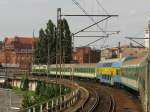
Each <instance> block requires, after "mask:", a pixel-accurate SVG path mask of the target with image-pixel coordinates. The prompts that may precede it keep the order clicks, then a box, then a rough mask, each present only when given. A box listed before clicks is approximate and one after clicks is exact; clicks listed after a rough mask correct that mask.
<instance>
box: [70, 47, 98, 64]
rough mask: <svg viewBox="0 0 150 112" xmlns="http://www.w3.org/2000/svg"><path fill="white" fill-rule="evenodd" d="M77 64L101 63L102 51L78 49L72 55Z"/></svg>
mask: <svg viewBox="0 0 150 112" xmlns="http://www.w3.org/2000/svg"><path fill="white" fill-rule="evenodd" d="M72 58H73V61H74V62H75V63H97V62H99V61H100V50H95V49H91V48H90V47H77V48H76V49H75V50H74V51H73V54H72Z"/></svg>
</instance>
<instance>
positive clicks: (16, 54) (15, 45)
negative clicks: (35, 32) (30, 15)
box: [0, 37, 37, 69]
mask: <svg viewBox="0 0 150 112" xmlns="http://www.w3.org/2000/svg"><path fill="white" fill-rule="evenodd" d="M36 42H37V39H35V38H32V37H6V38H5V39H4V41H3V44H2V47H1V49H0V63H1V64H13V65H18V66H19V67H20V68H21V69H27V68H28V66H30V65H31V63H32V56H33V50H34V48H35V43H36Z"/></svg>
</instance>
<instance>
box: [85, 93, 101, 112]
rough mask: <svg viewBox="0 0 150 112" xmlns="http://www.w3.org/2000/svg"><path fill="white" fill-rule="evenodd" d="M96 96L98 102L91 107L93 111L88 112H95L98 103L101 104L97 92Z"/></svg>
mask: <svg viewBox="0 0 150 112" xmlns="http://www.w3.org/2000/svg"><path fill="white" fill-rule="evenodd" d="M95 94H96V101H95V104H94V105H93V106H92V107H91V109H90V110H89V111H88V112H94V110H95V108H96V107H97V105H98V103H99V100H100V99H99V95H98V93H97V92H96V91H95Z"/></svg>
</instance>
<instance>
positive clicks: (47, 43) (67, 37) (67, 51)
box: [35, 19, 72, 64]
mask: <svg viewBox="0 0 150 112" xmlns="http://www.w3.org/2000/svg"><path fill="white" fill-rule="evenodd" d="M60 28H61V40H62V41H61V44H62V56H63V62H64V63H69V62H70V60H71V50H72V39H71V33H70V29H69V25H68V23H67V21H66V19H63V20H62V21H61V27H60ZM56 29H57V28H56V26H55V25H54V23H53V22H52V21H51V20H49V21H48V23H47V26H46V29H45V30H44V29H41V30H40V31H39V41H38V45H37V48H36V49H35V63H41V64H45V63H47V62H48V47H49V56H50V57H49V58H50V63H52V64H55V63H56V47H58V48H60V46H59V45H58V44H59V40H60V38H58V36H57V35H56V34H57V31H56ZM56 43H57V46H56Z"/></svg>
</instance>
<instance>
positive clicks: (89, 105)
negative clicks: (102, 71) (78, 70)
mask: <svg viewBox="0 0 150 112" xmlns="http://www.w3.org/2000/svg"><path fill="white" fill-rule="evenodd" d="M79 84H80V85H81V86H83V87H84V88H86V89H87V90H88V91H89V99H88V100H87V102H86V103H85V105H84V106H83V108H82V109H80V110H79V112H115V100H114V98H113V96H111V95H109V94H108V93H107V92H106V91H105V92H104V91H103V94H102V90H100V89H99V88H98V87H96V86H95V84H91V83H90V84H88V83H86V82H79Z"/></svg>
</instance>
